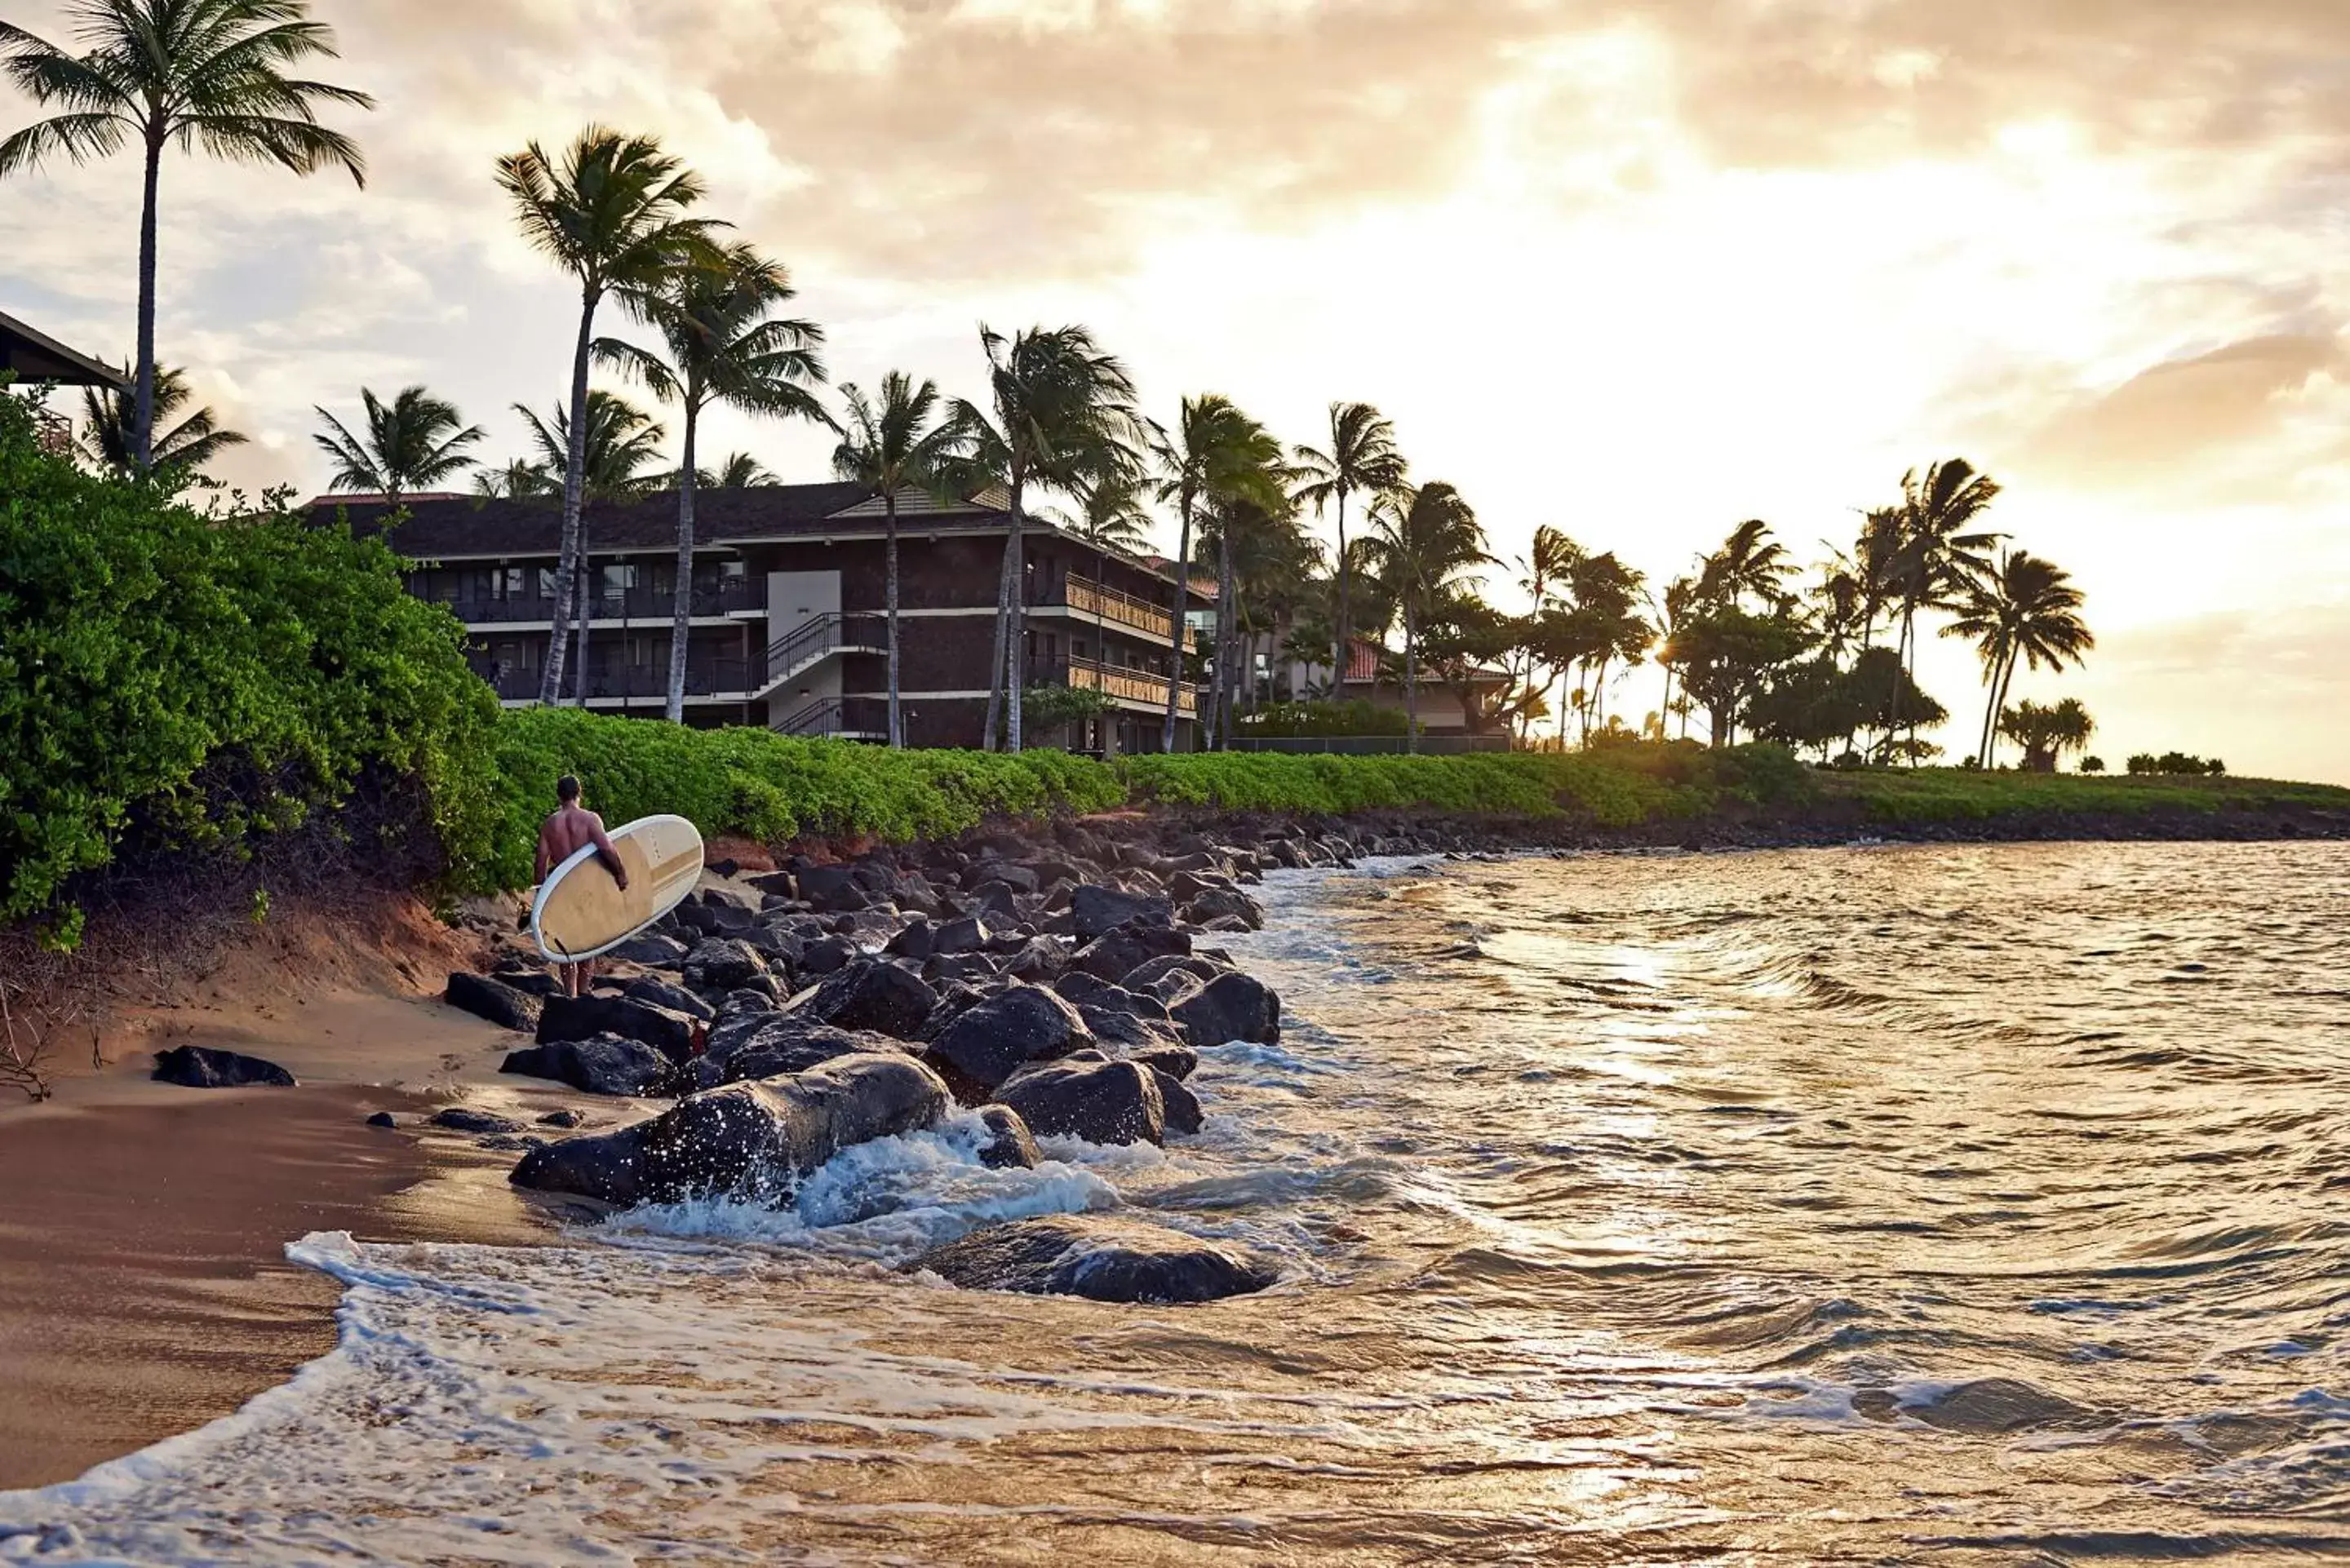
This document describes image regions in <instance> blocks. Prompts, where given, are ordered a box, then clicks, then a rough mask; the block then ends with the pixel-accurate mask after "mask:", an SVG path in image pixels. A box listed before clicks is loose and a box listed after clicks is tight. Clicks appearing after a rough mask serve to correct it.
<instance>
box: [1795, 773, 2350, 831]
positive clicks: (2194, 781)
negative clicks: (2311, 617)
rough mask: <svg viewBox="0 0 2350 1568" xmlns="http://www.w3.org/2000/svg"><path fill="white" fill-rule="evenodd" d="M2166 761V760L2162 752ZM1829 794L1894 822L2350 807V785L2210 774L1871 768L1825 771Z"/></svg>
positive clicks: (1824, 784) (1824, 782)
mask: <svg viewBox="0 0 2350 1568" xmlns="http://www.w3.org/2000/svg"><path fill="white" fill-rule="evenodd" d="M2157 760H2159V759H2157ZM1821 787H1822V789H1823V790H1824V791H1825V794H1826V796H1827V798H1828V799H1829V800H1831V801H1835V800H1839V799H1842V800H1850V801H1852V802H1854V803H1856V805H1858V807H1859V808H1860V810H1861V812H1862V814H1863V815H1866V816H1869V817H1873V818H1875V819H1877V820H1878V821H1880V822H1885V823H1888V824H1896V825H1898V824H1911V823H1926V822H1988V821H1995V820H1997V819H1999V818H2001V817H2007V816H2017V817H2022V816H2033V815H2037V816H2042V817H2045V816H2049V815H2058V814H2091V813H2094V814H2097V815H2113V816H2142V815H2155V814H2174V815H2176V814H2194V815H2208V814H2213V813H2220V812H2230V811H2268V810H2286V811H2293V810H2317V811H2326V812H2336V813H2340V812H2350V790H2345V789H2339V788H2336V787H2334V786H2333V785H2331V784H2286V783H2281V782H2278V781H2275V780H2271V779H2237V778H2220V777H2214V776H2210V775H2209V774H2203V775H2200V776H2196V775H2187V774H2179V775H2168V776H2165V775H2154V774H2138V775H2134V776H2129V777H2115V776H2112V775H2110V774H2039V773H2022V772H2016V773H2004V772H2002V773H1990V772H1981V771H1977V772H1964V771H1961V770H1960V769H1958V768H1917V769H1908V768H1871V769H1867V770H1866V771H1861V772H1854V773H1839V774H1828V775H1825V776H1824V777H1823V778H1822V780H1821Z"/></svg>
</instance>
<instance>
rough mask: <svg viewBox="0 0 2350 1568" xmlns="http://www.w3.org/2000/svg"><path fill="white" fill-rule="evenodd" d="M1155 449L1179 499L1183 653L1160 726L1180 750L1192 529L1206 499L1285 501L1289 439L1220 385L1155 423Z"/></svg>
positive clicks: (1165, 488)
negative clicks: (1284, 452)
mask: <svg viewBox="0 0 2350 1568" xmlns="http://www.w3.org/2000/svg"><path fill="white" fill-rule="evenodd" d="M1151 452H1152V455H1153V456H1155V457H1156V458H1157V459H1158V460H1159V467H1160V469H1161V471H1162V472H1164V475H1165V477H1164V478H1163V479H1161V480H1160V482H1159V499H1160V500H1161V501H1171V502H1173V503H1174V504H1175V514H1176V545H1175V561H1174V576H1175V603H1174V607H1173V609H1172V610H1171V612H1170V613H1171V614H1172V616H1173V618H1174V626H1175V659H1174V664H1173V666H1172V668H1171V669H1170V670H1169V672H1168V677H1167V715H1166V719H1165V722H1164V723H1163V724H1162V726H1161V728H1160V732H1159V749H1160V750H1161V751H1168V752H1171V751H1173V750H1174V749H1175V714H1176V710H1177V707H1178V705H1179V698H1180V693H1181V691H1182V681H1183V609H1184V606H1185V604H1186V602H1187V601H1188V600H1189V599H1190V597H1191V530H1192V525H1193V524H1194V523H1196V522H1197V521H1198V513H1199V507H1200V504H1201V502H1203V501H1211V500H1215V501H1228V502H1229V501H1243V500H1245V501H1250V502H1253V503H1254V504H1257V505H1259V506H1261V507H1263V508H1264V509H1265V510H1267V511H1270V510H1272V509H1274V507H1275V506H1277V505H1279V504H1280V499H1281V498H1280V496H1279V495H1278V494H1277V493H1275V492H1276V488H1277V486H1278V485H1279V483H1280V480H1281V474H1282V472H1283V471H1282V467H1281V443H1280V442H1279V441H1275V440H1274V438H1273V436H1272V434H1271V433H1270V432H1268V431H1266V430H1265V428H1264V427H1263V425H1261V424H1259V423H1257V422H1256V421H1254V420H1253V419H1251V418H1249V416H1248V415H1246V414H1244V413H1243V412H1241V410H1239V409H1238V408H1237V407H1235V406H1234V405H1233V403H1232V400H1231V399H1229V398H1227V397H1224V396H1223V395H1222V394H1221V393H1217V392H1204V393H1201V395H1199V396H1198V397H1191V398H1186V399H1184V400H1183V404H1182V408H1181V410H1180V413H1179V415H1178V417H1177V420H1176V423H1175V429H1174V430H1172V431H1165V430H1154V431H1153V432H1152V437H1151ZM1228 619H1230V611H1229V607H1227V606H1225V605H1222V604H1219V605H1218V606H1217V607H1216V625H1217V631H1218V639H1219V640H1221V639H1222V629H1223V627H1224V623H1225V622H1226V621H1227V620H1228Z"/></svg>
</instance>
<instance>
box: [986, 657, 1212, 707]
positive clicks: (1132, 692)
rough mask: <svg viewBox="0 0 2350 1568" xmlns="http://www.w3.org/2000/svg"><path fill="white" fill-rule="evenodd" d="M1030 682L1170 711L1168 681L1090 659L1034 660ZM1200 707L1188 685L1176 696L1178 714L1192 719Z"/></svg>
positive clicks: (1030, 667) (1029, 668)
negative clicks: (1104, 694) (1102, 695)
mask: <svg viewBox="0 0 2350 1568" xmlns="http://www.w3.org/2000/svg"><path fill="white" fill-rule="evenodd" d="M1028 679H1029V680H1032V681H1035V682H1039V683H1044V684H1059V685H1063V686H1071V687H1075V688H1076V689H1077V690H1078V691H1104V692H1107V693H1108V694H1109V695H1110V696H1111V697H1113V698H1115V699H1117V700H1118V701H1121V702H1130V703H1135V704H1138V705H1140V706H1143V707H1147V708H1149V709H1152V710H1154V711H1159V712H1162V713H1163V712H1165V711H1167V677H1165V676H1164V675H1158V674H1154V673H1152V672H1151V671H1150V670H1121V669H1118V667H1117V666H1115V665H1107V664H1101V663H1097V662H1096V661H1095V660H1093V659H1030V660H1029V661H1028ZM1198 707H1199V704H1198V702H1197V701H1196V699H1195V697H1194V694H1193V692H1192V690H1191V686H1190V685H1189V684H1188V683H1187V684H1185V685H1183V686H1180V687H1179V688H1178V689H1177V690H1176V693H1175V711H1176V712H1177V713H1178V714H1180V715H1181V716H1183V717H1186V718H1188V717H1191V715H1193V714H1194V713H1196V712H1197V711H1198Z"/></svg>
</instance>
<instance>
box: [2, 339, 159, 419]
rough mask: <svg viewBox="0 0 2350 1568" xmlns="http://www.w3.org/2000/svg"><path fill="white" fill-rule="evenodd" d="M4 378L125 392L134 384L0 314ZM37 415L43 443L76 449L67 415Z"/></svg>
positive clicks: (20, 384) (20, 382)
mask: <svg viewBox="0 0 2350 1568" xmlns="http://www.w3.org/2000/svg"><path fill="white" fill-rule="evenodd" d="M0 378H5V379H8V380H9V381H10V384H12V385H14V386H16V387H19V388H25V387H34V388H37V387H45V386H47V387H104V388H108V389H111V390H115V391H123V390H127V389H129V386H130V382H129V380H128V379H127V378H126V377H125V376H124V375H123V373H122V372H121V371H120V370H117V369H113V368H111V367H110V366H108V365H104V364H101V363H100V362H99V361H98V360H96V359H93V358H90V357H89V356H88V355H87V354H84V353H81V352H79V351H78V350H76V349H72V348H67V347H66V346H65V345H64V344H62V343H60V342H58V341H57V339H56V338H54V337H49V336H48V335H47V334H46V333H41V332H36V331H35V330H34V329H33V328H32V327H28V326H26V324H25V323H24V322H21V321H19V320H17V319H16V317H13V316H7V315H0ZM35 417H36V419H38V420H39V421H40V432H39V433H40V439H41V442H42V444H43V445H45V446H47V447H49V448H50V449H52V450H54V451H57V452H66V451H69V450H70V449H71V448H72V445H73V431H72V428H71V427H70V426H69V425H68V424H67V422H66V421H65V420H64V419H63V418H61V417H60V416H58V415H57V414H56V413H53V412H51V411H50V410H47V409H36V412H35Z"/></svg>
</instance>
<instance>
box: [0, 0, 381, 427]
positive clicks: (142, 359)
mask: <svg viewBox="0 0 2350 1568" xmlns="http://www.w3.org/2000/svg"><path fill="white" fill-rule="evenodd" d="M308 14H309V7H308V5H306V4H304V0H82V3H81V4H79V5H75V6H74V7H73V8H72V12H71V15H72V16H74V17H75V18H76V20H77V22H78V26H77V27H76V29H75V31H76V35H77V39H78V42H79V43H80V44H81V45H82V46H83V47H85V49H86V50H87V52H86V53H83V54H80V55H71V54H68V53H67V52H66V51H65V50H63V49H60V48H58V47H57V46H55V45H54V44H49V43H46V42H44V41H43V40H41V39H39V38H36V37H35V36H33V35H32V34H30V33H28V32H26V30H25V29H24V28H22V27H20V26H16V24H14V23H12V22H0V48H5V50H6V72H7V76H8V79H9V80H10V81H12V82H14V83H15V84H16V88H17V89H18V90H19V91H21V92H23V93H25V94H26V95H27V96H28V97H30V98H31V99H33V100H34V101H35V102H36V103H43V104H55V105H57V106H59V107H60V108H61V109H64V111H65V112H63V113H61V114H58V115H56V116H53V117H52V118H50V119H44V120H39V121H36V123H34V124H32V125H28V126H26V128H25V129H24V130H19V131H17V132H16V134H15V135H13V136H11V137H9V138H8V139H7V140H5V141H0V178H5V176H6V175H8V174H10V173H12V172H14V171H16V170H18V169H30V168H33V167H35V166H36V165H37V164H38V163H40V161H42V160H43V159H46V158H49V157H53V156H57V155H63V156H64V157H66V158H68V159H71V160H72V161H74V162H76V163H84V162H87V161H89V160H91V159H93V158H104V157H107V156H109V155H111V154H113V153H115V152H119V151H121V150H122V148H123V147H124V146H126V145H127V144H129V143H130V142H132V141H134V140H135V141H136V142H137V143H138V145H139V148H140V153H141V154H142V155H143V157H144V160H145V182H144V184H143V185H142V187H141V190H142V192H143V194H142V196H141V201H140V212H139V365H138V375H137V392H136V395H135V397H134V400H133V402H132V414H131V419H130V453H131V458H132V462H133V465H134V466H135V467H136V468H137V469H138V470H139V471H140V472H142V473H144V472H150V471H151V470H152V469H153V467H154V465H155V464H154V459H155V447H154V431H155V419H156V413H157V410H156V391H157V377H156V369H155V263H156V257H155V220H156V195H157V190H158V187H159V184H160V181H161V173H162V166H163V149H164V148H165V147H167V146H169V145H171V144H172V142H175V141H176V142H178V143H179V146H180V150H181V151H182V152H186V151H192V150H193V149H194V148H196V147H197V146H198V145H201V146H202V147H203V150H204V151H206V152H209V153H211V154H212V155H213V157H215V158H224V159H227V160H230V161H233V162H239V163H277V164H281V165H283V166H284V167H286V168H287V169H291V170H292V171H294V172H296V174H310V173H315V172H316V171H318V170H320V169H323V168H326V167H328V166H329V165H335V166H339V167H341V168H343V169H346V170H348V171H350V176H351V178H352V180H354V181H355V182H358V183H359V184H360V185H362V186H364V185H365V184H366V183H367V162H366V160H365V159H363V158H362V157H360V155H359V146H358V144H357V143H356V142H354V141H352V140H350V139H349V138H348V137H347V136H345V135H343V134H342V133H341V132H340V131H338V130H328V128H327V127H325V126H323V125H321V124H319V123H318V119H317V109H318V106H319V105H321V104H337V105H341V106H343V107H346V108H350V109H373V108H374V107H375V100H374V99H370V98H369V97H368V95H367V94H365V93H363V92H355V91H353V90H352V89H351V88H339V87H332V86H329V85H328V84H327V83H325V82H314V81H304V80H301V79H298V78H292V77H288V76H286V74H285V70H284V67H288V66H292V65H296V64H297V63H299V62H301V61H303V60H307V59H309V58H312V57H317V56H326V57H333V56H334V54H335V35H334V32H333V30H332V29H331V28H329V27H328V26H327V25H326V24H325V23H323V22H313V21H311V20H309V16H308Z"/></svg>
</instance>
